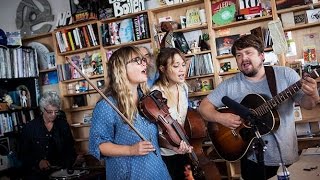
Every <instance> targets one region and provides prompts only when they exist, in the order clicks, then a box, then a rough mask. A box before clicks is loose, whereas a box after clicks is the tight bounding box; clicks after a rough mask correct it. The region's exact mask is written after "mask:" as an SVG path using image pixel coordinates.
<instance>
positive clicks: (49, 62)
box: [39, 52, 56, 70]
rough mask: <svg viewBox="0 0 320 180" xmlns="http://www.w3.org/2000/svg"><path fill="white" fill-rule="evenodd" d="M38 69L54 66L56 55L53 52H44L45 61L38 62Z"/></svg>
mask: <svg viewBox="0 0 320 180" xmlns="http://www.w3.org/2000/svg"><path fill="white" fill-rule="evenodd" d="M39 66H40V69H41V70H43V69H53V68H55V67H56V56H55V53H54V52H49V53H46V55H45V62H41V61H40V62H39Z"/></svg>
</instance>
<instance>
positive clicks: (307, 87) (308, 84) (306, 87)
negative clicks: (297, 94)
mask: <svg viewBox="0 0 320 180" xmlns="http://www.w3.org/2000/svg"><path fill="white" fill-rule="evenodd" d="M301 83H302V87H301V89H302V91H303V92H304V93H305V94H306V95H308V96H311V97H313V98H317V99H318V98H319V94H318V89H317V82H316V81H315V80H314V79H313V78H311V77H308V76H305V77H304V78H303V79H302V80H301Z"/></svg>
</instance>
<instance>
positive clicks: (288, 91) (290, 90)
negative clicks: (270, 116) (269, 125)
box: [254, 68, 320, 116]
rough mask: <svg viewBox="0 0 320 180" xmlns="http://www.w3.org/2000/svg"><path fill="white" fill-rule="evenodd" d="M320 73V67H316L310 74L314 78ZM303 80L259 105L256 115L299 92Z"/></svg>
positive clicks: (264, 112)
mask: <svg viewBox="0 0 320 180" xmlns="http://www.w3.org/2000/svg"><path fill="white" fill-rule="evenodd" d="M319 74H320V68H319V69H315V70H314V71H313V72H312V73H311V74H310V75H309V76H310V77H311V78H313V79H315V78H318V77H319ZM301 86H302V84H301V80H299V81H297V82H296V83H294V84H292V85H291V86H289V87H288V88H287V89H285V90H283V91H282V92H280V93H279V94H277V95H276V96H274V97H273V98H271V99H270V100H268V101H267V102H265V103H263V104H262V105H260V106H258V107H257V108H256V109H255V110H254V112H256V115H258V116H263V115H264V114H266V113H268V112H269V111H270V110H272V109H274V108H275V107H277V106H278V105H279V104H281V103H282V102H284V101H285V100H287V99H288V98H290V97H292V96H293V95H294V94H295V93H297V92H298V91H299V90H300V89H301Z"/></svg>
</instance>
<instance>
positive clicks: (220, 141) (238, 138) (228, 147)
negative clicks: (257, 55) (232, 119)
mask: <svg viewBox="0 0 320 180" xmlns="http://www.w3.org/2000/svg"><path fill="white" fill-rule="evenodd" d="M319 74H320V68H318V69H316V70H314V71H313V72H312V73H311V74H310V77H312V78H314V79H315V78H318V77H319ZM301 86H302V84H301V82H300V81H298V82H296V83H294V84H292V85H291V86H289V87H288V88H287V89H285V90H284V91H282V92H280V93H279V94H277V95H276V96H274V97H273V98H271V99H270V98H268V97H267V96H265V95H260V94H249V95H247V96H246V97H245V98H244V99H243V100H242V101H241V103H240V104H242V105H243V106H245V107H247V108H248V109H249V110H250V111H251V112H252V114H253V115H254V116H255V117H256V119H257V120H256V127H257V128H258V130H259V133H260V134H261V136H263V135H266V134H269V133H270V132H271V131H273V130H276V129H277V128H278V127H279V124H280V119H279V115H278V112H277V111H276V110H275V108H276V107H277V106H278V105H279V104H281V103H282V102H284V101H285V100H287V99H288V98H290V97H292V96H293V95H294V94H295V93H296V92H298V91H299V90H300V89H301ZM219 111H220V112H229V113H234V112H232V111H231V110H230V109H228V108H220V109H219ZM241 120H242V124H241V125H240V126H239V127H238V128H236V129H234V130H231V129H230V128H228V127H225V126H223V125H221V124H219V123H214V122H209V123H208V125H207V126H208V134H209V137H210V139H211V141H212V144H213V146H214V148H215V149H216V152H217V153H218V154H219V155H220V157H221V158H223V159H225V160H227V161H236V160H238V159H240V158H242V157H243V156H244V155H245V153H246V152H247V150H248V148H249V147H250V145H251V143H252V141H253V140H254V139H256V135H255V132H254V130H253V128H252V127H253V126H252V124H251V123H250V122H251V121H250V120H246V119H241Z"/></svg>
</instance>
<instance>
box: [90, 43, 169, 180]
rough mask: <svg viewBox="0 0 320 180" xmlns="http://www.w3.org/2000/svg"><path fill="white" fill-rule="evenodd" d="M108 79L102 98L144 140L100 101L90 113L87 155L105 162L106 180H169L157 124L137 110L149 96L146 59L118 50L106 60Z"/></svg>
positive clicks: (130, 48)
mask: <svg viewBox="0 0 320 180" xmlns="http://www.w3.org/2000/svg"><path fill="white" fill-rule="evenodd" d="M108 77H109V80H110V81H109V83H110V84H109V86H108V89H107V90H106V91H105V92H104V93H105V95H106V96H107V97H108V99H109V100H110V101H111V102H112V104H113V105H114V106H116V107H117V108H118V110H119V111H120V112H122V114H123V115H124V116H125V117H126V119H127V120H128V121H129V123H131V124H132V125H133V126H134V127H135V129H137V130H138V131H139V132H140V133H141V134H142V135H143V136H144V137H145V139H146V140H145V141H144V140H142V139H141V138H140V137H139V136H138V135H137V133H136V132H135V131H133V130H132V129H131V127H130V126H129V125H128V124H127V122H126V121H124V119H123V118H122V117H121V116H120V115H119V114H118V113H117V112H116V110H115V109H114V108H112V106H111V105H110V104H109V103H108V102H107V101H106V100H104V99H102V100H100V101H99V102H98V103H97V104H96V106H95V108H94V110H93V115H92V124H91V127H90V135H89V153H90V154H92V155H93V156H95V157H96V158H97V159H103V160H104V161H105V165H106V177H107V178H106V179H128V180H129V179H161V180H165V179H171V178H170V176H169V173H168V170H167V168H166V165H165V163H164V162H163V161H162V158H161V155H160V148H159V145H158V128H157V125H156V124H154V123H153V122H151V121H149V120H148V119H146V118H144V117H143V116H142V115H141V114H139V112H138V108H137V105H138V102H139V98H140V97H141V96H142V95H143V94H145V93H148V89H147V85H146V82H147V64H146V59H145V58H144V57H143V56H142V54H141V52H140V51H139V49H138V48H137V47H133V46H125V47H121V48H120V49H118V50H116V51H115V52H113V54H112V56H111V57H110V59H109V61H108Z"/></svg>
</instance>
